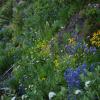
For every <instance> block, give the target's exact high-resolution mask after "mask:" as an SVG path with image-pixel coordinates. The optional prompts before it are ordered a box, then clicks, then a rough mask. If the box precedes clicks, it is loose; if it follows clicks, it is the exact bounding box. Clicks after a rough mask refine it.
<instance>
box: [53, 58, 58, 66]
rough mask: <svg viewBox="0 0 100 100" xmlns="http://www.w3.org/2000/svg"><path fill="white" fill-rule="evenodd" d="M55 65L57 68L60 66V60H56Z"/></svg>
mask: <svg viewBox="0 0 100 100" xmlns="http://www.w3.org/2000/svg"><path fill="white" fill-rule="evenodd" d="M54 64H55V66H56V67H58V66H59V62H58V60H57V59H56V60H54Z"/></svg>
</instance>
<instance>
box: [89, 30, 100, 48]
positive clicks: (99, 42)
mask: <svg viewBox="0 0 100 100" xmlns="http://www.w3.org/2000/svg"><path fill="white" fill-rule="evenodd" d="M90 42H91V44H92V45H95V46H97V47H100V30H98V31H97V32H94V33H93V37H92V38H91V39H90Z"/></svg>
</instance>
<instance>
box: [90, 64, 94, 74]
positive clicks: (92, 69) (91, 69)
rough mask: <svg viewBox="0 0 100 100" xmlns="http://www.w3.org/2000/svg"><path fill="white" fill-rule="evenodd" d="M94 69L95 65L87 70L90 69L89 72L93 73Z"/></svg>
mask: <svg viewBox="0 0 100 100" xmlns="http://www.w3.org/2000/svg"><path fill="white" fill-rule="evenodd" d="M94 67H95V64H91V65H90V68H89V69H90V71H91V72H92V71H94Z"/></svg>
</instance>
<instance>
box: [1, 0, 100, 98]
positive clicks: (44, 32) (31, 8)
mask: <svg viewBox="0 0 100 100" xmlns="http://www.w3.org/2000/svg"><path fill="white" fill-rule="evenodd" d="M93 1H95V0H93ZM93 1H91V0H87V1H84V0H74V1H73V0H67V1H66V0H19V2H16V0H14V1H13V0H6V1H5V2H4V3H3V4H2V6H1V9H0V75H2V74H3V73H4V72H5V71H6V70H7V69H9V68H10V67H11V66H13V71H12V75H13V76H12V77H11V79H9V80H8V81H7V82H8V83H9V84H10V88H11V89H14V90H16V89H17V88H18V86H19V85H20V84H23V85H24V86H25V91H26V95H27V96H28V98H27V99H30V100H47V99H48V94H49V92H50V91H54V92H55V93H56V96H55V97H54V98H53V99H54V100H66V98H67V95H66V94H67V92H68V87H67V85H66V82H65V80H64V77H63V74H64V71H65V70H66V68H68V67H71V68H73V69H76V68H77V67H78V66H80V65H81V64H82V63H83V62H85V63H86V64H87V66H88V67H87V73H88V76H87V77H85V78H84V76H81V80H82V86H83V87H82V91H83V92H82V94H81V95H79V96H78V95H77V98H78V100H81V99H82V100H90V99H94V98H95V95H96V96H98V95H99V94H98V93H99V88H100V87H99V71H100V69H99V65H98V64H97V65H96V66H95V67H96V68H95V71H94V73H93V74H92V72H90V71H89V67H90V65H91V64H92V63H96V62H99V48H97V51H96V53H95V54H92V53H90V52H88V53H85V52H84V50H83V48H78V49H77V52H76V53H75V54H69V53H67V52H66V48H65V47H66V45H69V46H70V45H71V47H72V48H71V49H72V50H73V49H74V50H75V46H77V40H74V38H73V37H72V33H68V32H66V25H68V23H69V21H70V19H71V17H72V16H74V14H75V13H77V12H80V16H81V17H83V18H86V19H85V23H84V26H83V28H82V29H76V30H75V32H76V31H77V32H84V33H85V37H84V36H83V37H82V39H81V40H82V42H80V43H81V46H82V45H83V44H86V43H87V45H88V48H89V47H90V45H89V43H88V42H87V41H86V39H87V36H88V35H90V33H92V32H93V31H95V30H97V29H98V28H97V27H96V23H97V22H98V20H99V13H100V12H99V10H98V9H96V8H88V7H87V4H88V3H90V2H93ZM1 17H3V18H1ZM78 30H79V31H78ZM58 32H59V33H58ZM57 33H58V34H57ZM78 35H81V33H78V34H77V36H76V37H78ZM80 37H81V36H80ZM59 41H61V45H59ZM94 74H95V75H96V76H97V77H96V78H94ZM88 80H91V84H90V87H89V88H85V87H84V84H85V82H86V81H88ZM91 91H92V92H91ZM72 95H73V93H72ZM6 98H7V97H6ZM5 100H9V97H8V98H7V99H5Z"/></svg>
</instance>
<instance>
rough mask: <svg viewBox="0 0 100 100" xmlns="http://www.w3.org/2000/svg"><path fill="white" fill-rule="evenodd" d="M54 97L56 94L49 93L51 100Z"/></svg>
mask: <svg viewBox="0 0 100 100" xmlns="http://www.w3.org/2000/svg"><path fill="white" fill-rule="evenodd" d="M54 96H56V93H55V92H49V95H48V97H49V100H51V99H52V98H53V97H54Z"/></svg>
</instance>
